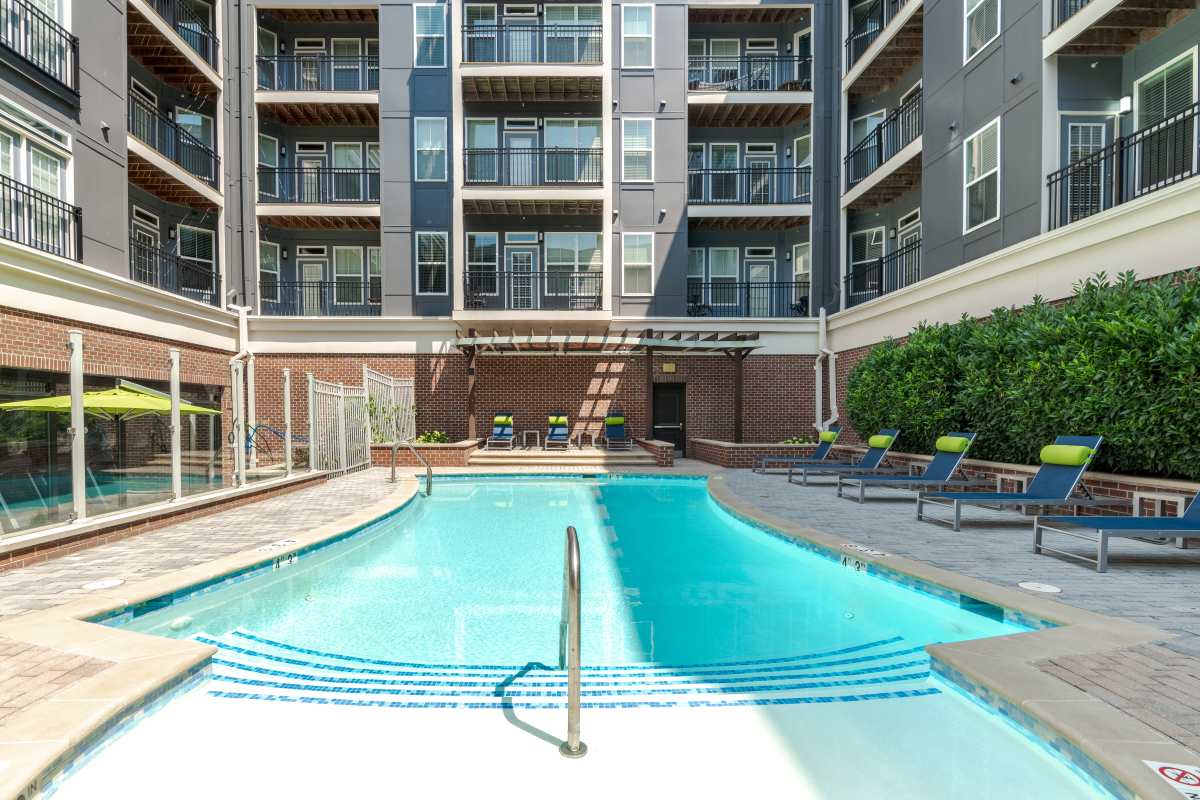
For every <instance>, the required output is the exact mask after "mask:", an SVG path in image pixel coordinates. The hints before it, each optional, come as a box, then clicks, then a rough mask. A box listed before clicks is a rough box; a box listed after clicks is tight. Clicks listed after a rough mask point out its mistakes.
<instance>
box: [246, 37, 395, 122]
mask: <svg viewBox="0 0 1200 800" xmlns="http://www.w3.org/2000/svg"><path fill="white" fill-rule="evenodd" d="M256 68H257V74H258V77H257V79H256V80H257V92H256V93H255V101H256V102H257V104H258V105H259V107H260V108H261V109H262V110H263V112H264V113H265V114H266V115H267V116H269V117H271V118H273V119H276V120H277V121H279V122H280V123H282V124H284V125H321V126H326V127H356V126H357V127H363V126H367V127H377V126H378V125H379V56H374V55H369V56H346V57H341V56H330V55H325V54H323V53H320V54H311V55H309V54H306V55H296V56H259V57H258V59H257V67H256Z"/></svg>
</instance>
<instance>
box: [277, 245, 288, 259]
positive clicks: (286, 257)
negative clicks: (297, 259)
mask: <svg viewBox="0 0 1200 800" xmlns="http://www.w3.org/2000/svg"><path fill="white" fill-rule="evenodd" d="M279 254H280V255H281V256H282V257H283V260H284V261H287V260H288V249H287V248H286V247H285V248H283V249H282V250H280V251H279Z"/></svg>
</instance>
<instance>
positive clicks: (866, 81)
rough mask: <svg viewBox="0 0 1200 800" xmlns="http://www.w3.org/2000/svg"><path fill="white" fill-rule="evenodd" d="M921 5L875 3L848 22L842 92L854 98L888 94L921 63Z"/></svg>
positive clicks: (891, 0) (917, 1)
mask: <svg viewBox="0 0 1200 800" xmlns="http://www.w3.org/2000/svg"><path fill="white" fill-rule="evenodd" d="M923 5H924V4H923V3H922V0H875V2H874V3H872V4H871V5H870V6H869V7H868V8H867V9H866V11H865V12H864V13H863V14H862V15H861V16H857V17H856V18H855V19H853V20H852V21H851V30H850V35H849V36H847V37H846V41H845V44H844V47H845V59H846V62H845V63H846V73H845V76H844V77H843V79H842V89H843V91H845V92H847V93H848V94H851V95H856V96H864V95H874V94H879V93H880V92H884V91H887V90H889V89H892V88H894V86H895V82H896V80H897V79H898V78H899V77H900V76H902V75H904V74H905V73H906V72H907V71H908V69H909V68H910V67H912V66H913V65H914V64H916V63H917V62H918V61H920V60H921V58H922V54H923V52H924V42H923V38H924V8H923Z"/></svg>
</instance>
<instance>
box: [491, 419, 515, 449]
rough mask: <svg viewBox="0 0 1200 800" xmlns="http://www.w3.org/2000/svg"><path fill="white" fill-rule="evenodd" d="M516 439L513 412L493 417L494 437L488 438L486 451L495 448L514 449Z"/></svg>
mask: <svg viewBox="0 0 1200 800" xmlns="http://www.w3.org/2000/svg"><path fill="white" fill-rule="evenodd" d="M514 442H515V438H514V437H513V415H512V412H511V411H502V412H500V413H499V414H497V415H496V416H494V417H492V435H491V436H489V437H488V438H487V441H486V442H485V443H484V449H485V450H491V449H492V448H495V449H497V450H499V449H501V448H507V449H508V450H512V449H513V444H514Z"/></svg>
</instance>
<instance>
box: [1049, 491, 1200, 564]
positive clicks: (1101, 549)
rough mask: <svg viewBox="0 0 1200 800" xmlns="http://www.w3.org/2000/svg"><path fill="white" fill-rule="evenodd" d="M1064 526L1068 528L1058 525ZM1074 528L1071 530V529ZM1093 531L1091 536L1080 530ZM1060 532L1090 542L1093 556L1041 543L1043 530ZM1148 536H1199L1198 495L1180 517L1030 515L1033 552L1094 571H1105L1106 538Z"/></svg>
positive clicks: (1186, 537)
mask: <svg viewBox="0 0 1200 800" xmlns="http://www.w3.org/2000/svg"><path fill="white" fill-rule="evenodd" d="M1061 525H1066V526H1069V527H1068V528H1061V527H1058V526H1061ZM1072 529H1075V530H1072ZM1084 530H1092V531H1095V532H1096V533H1095V535H1090V534H1087V533H1084V532H1083V531H1084ZM1047 531H1049V532H1052V533H1060V534H1062V535H1063V536H1071V537H1073V538H1076V539H1084V540H1086V541H1089V542H1094V543H1095V545H1096V557H1095V558H1088V557H1087V556H1084V555H1080V554H1079V553H1070V552H1067V551H1066V550H1059V549H1057V548H1054V547H1047V546H1046V545H1044V544H1042V541H1043V539H1044V537H1045V534H1046V532H1047ZM1151 536H1165V537H1174V538H1178V539H1189V538H1197V537H1200V494H1198V495H1196V496H1195V497H1193V498H1192V502H1190V503H1188V507H1187V508H1186V509H1185V510H1184V512H1183V515H1182V516H1178V517H1079V516H1061V517H1034V518H1033V552H1035V553H1057V554H1058V555H1060V556H1066V557H1068V558H1077V559H1079V560H1080V561H1086V562H1087V563H1089V564H1095V565H1096V572H1108V540H1109V539H1116V538H1124V539H1139V538H1147V537H1151Z"/></svg>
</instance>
